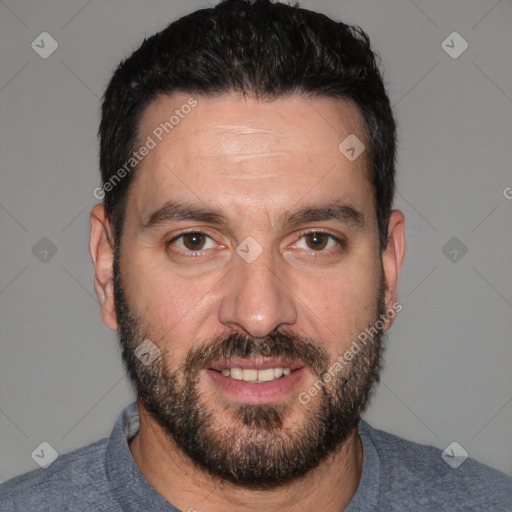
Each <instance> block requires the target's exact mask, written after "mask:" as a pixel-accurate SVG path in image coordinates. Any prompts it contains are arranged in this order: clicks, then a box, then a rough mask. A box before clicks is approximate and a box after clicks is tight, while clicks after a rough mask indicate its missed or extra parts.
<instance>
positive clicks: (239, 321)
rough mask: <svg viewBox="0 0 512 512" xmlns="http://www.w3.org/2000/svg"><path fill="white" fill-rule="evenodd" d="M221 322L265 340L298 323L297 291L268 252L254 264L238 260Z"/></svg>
mask: <svg viewBox="0 0 512 512" xmlns="http://www.w3.org/2000/svg"><path fill="white" fill-rule="evenodd" d="M226 279H227V282H226V288H225V292H224V294H223V296H222V299H221V303H220V307H219V312H218V315H219V321H220V322H221V323H222V324H224V325H225V326H227V327H229V328H230V329H231V330H233V331H237V332H240V331H242V332H244V333H245V334H247V335H249V336H252V337H254V338H263V337H264V336H267V335H269V334H270V333H271V332H272V331H273V330H274V329H277V328H278V327H279V326H281V325H283V324H285V325H293V324H294V323H295V322H296V321H297V314H298V313H297V307H296V303H295V301H294V294H293V291H292V290H291V289H290V288H289V287H288V286H287V285H286V283H285V276H284V275H280V274H279V269H278V266H277V265H272V255H270V254H266V253H265V251H264V252H263V253H262V254H261V255H260V256H259V257H258V258H257V259H256V260H255V261H253V262H252V263H247V262H246V261H244V260H243V259H242V258H237V260H236V261H235V263H234V268H233V269H232V270H231V272H229V273H228V274H227V276H226Z"/></svg>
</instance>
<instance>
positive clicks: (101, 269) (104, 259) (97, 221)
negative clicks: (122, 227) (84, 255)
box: [89, 204, 117, 330]
mask: <svg viewBox="0 0 512 512" xmlns="http://www.w3.org/2000/svg"><path fill="white" fill-rule="evenodd" d="M89 252H90V253H91V258H92V261H93V263H94V290H95V292H96V295H97V296H98V300H99V302H100V305H101V319H102V320H103V323H104V324H105V325H106V326H107V327H110V328H111V329H113V330H116V329H117V317H116V310H115V306H114V275H113V265H114V239H113V236H112V230H111V226H110V222H109V220H108V218H107V214H106V212H105V208H104V206H103V205H102V204H96V205H94V207H93V209H92V211H91V236H90V240H89Z"/></svg>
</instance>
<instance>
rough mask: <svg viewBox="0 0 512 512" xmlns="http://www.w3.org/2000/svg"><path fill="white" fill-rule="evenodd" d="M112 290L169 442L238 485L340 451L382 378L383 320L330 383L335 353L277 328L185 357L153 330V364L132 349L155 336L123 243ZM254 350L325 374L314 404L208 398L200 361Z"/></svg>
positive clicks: (209, 344)
mask: <svg viewBox="0 0 512 512" xmlns="http://www.w3.org/2000/svg"><path fill="white" fill-rule="evenodd" d="M114 298H115V308H116V314H117V319H118V333H119V338H120V343H121V348H122V358H123V363H124V365H125V368H126V370H127V373H128V375H129V377H130V380H131V382H132V386H133V388H134V390H135V392H136V395H137V398H138V400H139V402H140V403H141V404H142V405H143V407H144V409H145V411H146V412H147V413H148V414H149V415H150V416H151V417H152V418H153V419H154V420H155V421H156V422H157V423H158V424H159V425H160V427H161V428H162V430H163V432H164V433H165V435H166V436H167V437H168V439H169V440H170V441H171V444H173V445H176V446H177V447H178V449H180V450H181V451H182V452H183V453H184V454H185V455H186V456H188V457H189V458H190V459H191V460H192V461H193V463H194V464H195V465H196V467H198V468H200V469H201V470H206V471H207V472H208V473H209V474H210V475H212V476H214V477H216V478H221V479H223V480H227V481H229V482H231V483H233V484H235V485H238V486H244V487H247V488H252V489H269V488H273V487H278V486H281V485H283V484H285V483H288V482H290V481H291V480H292V479H294V478H297V477H300V476H303V475H305V474H306V473H307V472H308V471H310V470H312V469H313V468H315V467H316V466H318V464H319V463H320V462H322V461H323V460H325V459H326V458H327V457H328V456H329V455H331V454H333V453H336V452H337V451H338V450H340V449H341V447H342V446H343V443H344V441H345V440H346V439H347V437H348V436H349V434H350V433H351V432H352V431H353V429H354V427H356V426H357V424H358V421H359V419H360V417H361V414H362V412H363V411H364V410H365V408H366V407H367V404H368V402H369V397H370V394H371V390H372V387H373V384H374V383H375V382H378V381H379V373H380V369H381V362H382V337H383V335H384V331H383V330H381V329H379V330H378V332H377V334H376V335H375V336H373V338H372V339H371V340H370V341H369V342H368V343H366V344H365V345H364V347H363V348H361V350H360V351H359V352H358V353H357V354H356V355H355V356H354V357H353V359H352V360H351V361H346V364H345V366H344V367H343V370H342V371H339V372H337V373H336V374H335V376H334V378H332V379H330V380H329V381H327V382H323V381H322V375H324V376H325V374H326V370H327V369H328V368H329V367H330V366H331V364H332V361H331V360H330V358H329V356H328V354H327V352H326V351H325V349H324V348H323V347H322V346H321V344H320V343H319V342H318V341H315V340H314V339H311V338H307V337H303V336H298V335H293V334H287V333H284V332H276V331H273V332H272V333H270V334H269V335H268V336H266V337H265V338H263V339H262V338H258V339H254V338H251V337H250V336H247V335H244V334H241V333H231V334H229V335H227V336H220V337H216V338H214V339H211V340H205V341H204V342H201V343H196V344H195V345H194V347H193V348H192V349H191V350H190V351H189V352H188V354H187V356H186V358H185V360H184V362H183V363H181V364H180V362H179V361H171V360H170V359H169V358H168V357H166V355H168V352H167V351H166V349H164V348H163V347H165V345H166V342H165V341H164V340H163V339H162V340H161V343H160V342H158V341H156V342H155V340H154V339H153V341H154V342H155V344H156V345H157V346H158V345H159V346H160V347H161V350H162V352H161V356H160V357H158V358H157V359H156V360H155V361H154V362H153V363H151V364H150V365H147V366H146V365H144V364H142V362H141V361H140V360H139V359H138V358H137V356H136V355H135V349H136V348H137V347H138V346H139V344H140V343H142V341H143V340H144V339H146V338H148V329H147V327H145V326H144V321H143V319H142V318H140V317H138V316H136V315H135V313H134V308H133V307H131V306H130V305H129V303H128V301H127V297H126V294H125V291H124V288H123V286H122V283H121V278H120V273H119V255H118V254H117V251H116V257H115V258H114ZM375 310H376V318H375V319H374V322H372V323H371V324H370V325H373V324H374V323H375V321H377V319H378V318H379V317H380V318H382V315H383V314H384V312H385V306H384V285H383V281H382V279H381V285H380V290H379V293H378V296H377V297H376V308H375ZM257 355H262V356H264V357H277V356H285V357H286V358H287V359H291V360H300V361H303V362H304V363H305V365H306V366H308V368H309V369H310V370H311V371H312V372H313V374H314V375H316V376H317V377H318V382H322V386H321V388H320V390H319V391H318V394H317V395H316V397H315V398H314V399H312V400H311V401H309V402H308V403H307V405H306V404H304V403H301V402H299V401H298V400H297V401H295V402H294V403H290V401H283V402H281V403H271V404H270V403H268V404H243V403H240V404H237V405H236V406H235V405H230V406H229V407H227V406H222V405H220V404H217V405H215V404H214V403H212V401H211V400H210V402H209V403H207V402H205V401H204V400H202V396H201V393H200V391H199V374H200V371H201V370H202V369H205V368H208V367H209V366H211V364H213V363H215V362H220V361H224V360H226V359H230V358H231V357H250V356H257ZM293 410H295V411H299V412H300V413H301V416H303V417H304V420H303V421H302V422H299V424H297V422H294V423H295V424H294V425H293V426H290V427H287V428H285V426H284V423H285V420H286V418H287V417H288V416H289V415H290V413H291V412H292V411H293ZM216 418H217V421H216ZM226 418H229V419H230V420H232V421H231V424H230V427H229V428H226V427H222V426H220V424H219V419H224V421H225V420H226Z"/></svg>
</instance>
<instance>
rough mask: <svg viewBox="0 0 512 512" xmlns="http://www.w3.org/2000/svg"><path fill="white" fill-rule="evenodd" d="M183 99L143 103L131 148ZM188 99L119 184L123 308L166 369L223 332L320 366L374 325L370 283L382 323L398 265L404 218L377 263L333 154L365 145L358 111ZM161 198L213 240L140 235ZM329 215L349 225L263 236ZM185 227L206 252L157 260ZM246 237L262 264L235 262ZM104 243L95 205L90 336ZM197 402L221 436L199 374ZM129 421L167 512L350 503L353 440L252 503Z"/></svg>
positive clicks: (225, 414)
mask: <svg viewBox="0 0 512 512" xmlns="http://www.w3.org/2000/svg"><path fill="white" fill-rule="evenodd" d="M189 97H190V95H187V94H181V93H180V94H173V95H172V96H164V97H160V98H158V100H155V101H154V102H153V103H152V104H151V105H150V106H149V107H148V109H147V110H146V112H145V113H144V115H143V118H142V120H141V124H140V130H139V136H140V137H139V138H140V141H141V143H143V142H144V141H145V140H146V137H147V136H148V135H151V133H152V132H153V130H154V129H155V127H157V126H158V125H159V124H160V123H161V122H165V121H166V120H168V119H169V117H170V115H171V114H172V113H173V112H174V110H175V109H177V108H180V107H181V105H184V104H185V103H186V102H187V100H188V99H189ZM196 99H197V100H198V105H197V106H196V107H195V108H194V109H193V110H192V111H191V113H190V114H188V115H187V116H186V117H185V118H184V119H182V120H180V123H179V124H178V125H176V126H175V127H174V129H173V130H172V131H171V132H170V133H169V134H167V135H166V136H165V137H164V138H163V140H162V141H161V142H159V143H158V144H157V145H156V147H155V148H154V149H152V150H151V151H150V152H149V154H148V155H147V156H146V157H145V158H144V160H143V161H142V163H141V164H140V167H139V168H138V169H137V170H136V171H134V172H135V173H136V174H135V176H134V181H133V183H132V185H131V187H130V189H129V194H128V201H127V209H126V218H125V225H124V230H123V238H122V250H121V258H120V271H121V276H122V279H123V282H124V283H125V286H126V290H125V291H126V295H127V297H128V299H129V301H130V304H131V305H133V306H134V307H135V309H136V312H137V313H138V314H139V315H140V317H141V318H143V319H144V324H145V327H146V329H147V331H148V333H149V334H150V335H151V336H150V337H151V339H152V340H153V339H155V340H159V342H158V345H159V348H160V349H161V350H162V352H163V354H164V357H165V358H166V361H167V363H168V364H169V365H172V367H173V368H177V367H178V364H179V363H181V362H183V361H184V359H185V357H186V355H187V352H188V351H189V350H190V349H191V348H192V347H193V346H194V344H195V343H197V342H198V341H199V340H205V339H211V338H212V337H214V336H217V335H221V334H224V335H226V333H229V332H243V333H245V334H248V335H250V336H252V337H254V338H259V337H263V336H265V335H267V334H269V333H270V332H272V331H273V330H274V329H276V328H283V329H286V330H287V331H288V332H293V333H296V334H299V335H301V334H302V335H307V336H311V337H313V338H315V339H317V340H319V341H320V342H321V344H322V346H323V348H324V349H325V350H326V351H327V353H328V354H329V356H330V358H331V360H334V358H335V357H336V356H337V355H338V354H341V353H343V352H344V351H345V350H346V349H347V348H349V347H350V343H351V341H352V340H353V339H354V338H355V337H356V336H357V334H358V333H359V332H361V331H363V330H364V328H365V327H366V326H367V325H368V324H369V323H371V322H372V320H374V318H375V302H376V297H377V292H378V287H379V283H380V278H381V271H382V272H383V274H382V277H383V279H384V283H385V286H386V293H385V305H386V309H389V308H391V307H392V305H393V304H394V303H395V302H396V301H397V278H398V271H399V268H400V266H401V263H402V260H403V255H404V250H405V247H404V216H403V214H402V213H401V212H400V211H398V210H394V211H393V212H392V214H391V217H390V221H389V227H388V239H389V242H388V245H387V247H386V249H385V250H384V251H383V252H382V254H380V253H379V244H378V231H377V219H376V214H375V209H374V204H373V189H372V187H371V184H370V182H369V181H368V176H367V165H368V162H367V159H366V158H367V156H366V152H363V154H362V155H361V156H360V157H359V158H357V159H356V160H355V161H353V162H350V161H349V160H348V159H347V158H345V156H344V155H343V154H341V153H340V151H339V150H338V145H339V144H340V142H341V141H343V140H344V139H345V138H346V137H347V136H348V135H349V134H352V133H354V134H356V135H357V136H358V138H359V139H361V140H362V141H365V136H364V131H363V122H362V117H361V115H360V113H359V111H358V109H357V108H356V107H355V106H353V105H351V104H349V103H346V102H343V101H340V100H335V99H330V98H324V97H317V98H314V99H306V98H304V97H300V96H290V97H285V98H280V99H277V100H274V101H271V102H270V101H257V100H255V99H251V98H243V97H241V96H239V95H235V94H230V95H222V96H218V97H215V98H214V97H198V98H196ZM171 199H172V200H177V199H179V200H185V201H190V202H195V203H196V204H199V205H200V206H203V207H204V206H209V207H215V208H216V209H219V210H221V211H222V212H224V213H225V215H226V216H227V217H228V218H229V225H228V226H224V227H219V226H215V225H211V224H209V223H206V222H198V221H190V220H185V221H171V222H167V223H165V224H162V225H158V226H156V227H154V228H151V229H149V230H142V229H141V224H142V223H144V222H145V221H147V219H148V218H149V216H150V215H151V213H152V212H154V211H155V210H156V209H158V208H159V207H160V206H162V205H163V204H164V203H165V202H166V201H169V200H171ZM331 200H338V201H342V202H344V203H345V204H350V205H351V206H352V207H353V208H355V209H356V210H358V211H359V212H361V213H362V214H363V216H364V224H363V226H362V227H361V228H357V227H355V226H349V225H347V224H346V223H343V222H341V221H339V220H327V221H315V222H308V223H306V224H303V225H299V226H293V227H287V226H283V225H282V224H281V223H280V222H279V218H280V217H279V216H280V215H281V214H283V213H285V212H289V211H290V210H293V209H296V208H298V207H302V206H306V205H312V204H318V203H323V202H326V201H331ZM188 228H194V229H195V230H198V231H202V232H204V233H206V234H208V235H209V236H210V237H211V238H212V240H209V239H208V242H207V244H208V245H207V247H206V249H204V250H203V251H202V253H203V254H202V255H200V256H196V257H190V256H184V255H181V256H180V255H179V254H178V252H179V251H180V249H181V250H182V251H186V250H187V246H185V245H184V244H183V242H184V240H183V239H181V240H180V241H177V242H175V243H174V244H173V245H172V246H169V247H166V241H168V240H170V239H171V238H173V237H174V236H177V235H178V234H180V233H181V232H182V231H183V230H184V229H188ZM306 229H307V230H310V231H311V230H313V231H316V232H317V231H327V232H329V233H332V234H333V235H335V236H339V237H343V238H344V239H345V240H346V247H345V248H343V249H341V250H337V244H336V243H335V242H334V241H332V242H329V245H328V246H327V247H326V248H324V249H323V251H316V252H315V249H314V246H313V247H311V246H308V243H307V240H306V238H305V237H303V236H302V238H301V232H302V231H303V230H306ZM248 236H251V237H252V238H254V239H255V240H256V241H257V242H258V243H259V245H260V246H261V247H262V249H263V252H262V254H261V255H260V256H259V257H258V258H257V259H256V260H255V261H253V262H252V263H250V264H248V263H246V262H245V261H244V260H243V259H242V258H240V257H239V256H238V254H237V253H236V248H237V246H238V245H239V244H240V243H241V242H242V241H243V240H244V239H245V238H246V237H248ZM112 240H113V239H112V232H111V227H110V223H109V221H108V219H107V217H106V214H105V211H104V208H103V206H102V205H101V204H97V205H95V206H94V208H93V210H92V212H91V240H90V252H91V255H92V259H93V262H94V265H95V283H94V285H95V290H96V293H97V295H98V298H99V300H100V303H101V315H102V319H103V321H104V323H105V324H106V325H107V326H108V327H110V328H111V329H117V319H116V313H115V308H114V299H113V282H112V262H113V241H112ZM189 252H191V251H190V249H189ZM200 252H201V251H200ZM391 324H392V321H390V322H389V323H388V324H387V325H386V328H389V327H390V326H391ZM315 380H316V377H315V375H314V374H313V373H312V372H306V374H305V376H304V378H303V379H302V380H301V381H300V383H299V384H298V385H297V388H296V389H294V390H293V391H292V392H291V393H290V395H289V396H287V397H286V398H285V399H283V400H286V401H289V402H290V403H293V407H292V408H291V409H290V412H289V413H288V415H287V417H286V418H285V422H284V425H283V426H284V427H290V426H293V425H300V424H303V423H304V422H305V418H306V417H307V415H308V413H311V411H312V410H313V409H312V408H313V407H314V405H315V403H316V401H315V398H312V399H311V402H310V403H309V404H307V405H302V404H299V402H298V396H299V393H300V392H301V391H306V390H307V389H308V388H309V387H310V386H311V385H313V383H314V382H315ZM199 389H200V391H201V394H202V399H203V402H204V403H207V404H211V407H212V409H213V410H214V411H218V412H217V414H216V416H215V420H216V424H217V425H218V426H219V428H223V429H230V428H233V416H232V415H231V414H230V409H229V408H230V407H236V403H233V401H232V400H230V399H229V398H227V397H226V396H225V395H224V394H223V392H222V391H221V390H219V388H218V387H216V386H215V385H214V384H213V383H212V381H211V380H210V379H209V378H208V377H207V376H206V375H205V374H201V376H200V380H199ZM220 411H222V412H220ZM139 413H140V431H139V433H138V435H137V436H136V437H135V438H134V439H133V440H132V441H131V442H130V450H131V452H132V454H133V457H134V459H135V461H136V463H137V465H138V467H139V468H140V470H141V472H142V474H143V475H144V476H145V478H146V479H147V480H148V481H149V482H150V483H151V484H152V485H153V487H154V488H155V489H156V490H157V491H158V492H159V493H160V494H162V495H163V496H164V497H165V498H166V499H167V500H168V501H169V502H171V503H173V504H174V505H176V506H178V507H180V508H181V509H182V510H187V509H189V508H190V507H194V508H195V509H196V510H198V511H201V510H209V511H211V512H216V511H224V510H226V509H228V508H231V507H233V506H240V507H242V510H247V511H253V510H254V511H256V510H265V512H273V511H278V510H279V511H283V510H286V511H303V510H324V511H326V512H330V511H332V512H335V511H336V512H339V510H341V509H342V508H344V507H345V506H346V505H347V504H348V502H349V501H350V499H351V497H352V496H353V494H354V493H355V491H356V489H357V486H358V483H359V479H360V476H361V467H362V460H363V453H362V445H361V441H360V439H359V436H358V433H357V430H356V429H354V430H353V431H352V432H351V434H350V435H349V436H348V438H347V439H346V440H345V442H344V443H343V445H342V447H341V449H340V450H339V451H337V452H336V453H334V454H332V455H331V456H329V457H328V458H327V459H325V460H324V461H323V462H322V463H321V464H320V465H319V466H318V467H316V468H315V469H314V470H312V471H310V472H309V473H308V474H307V475H305V476H304V477H301V478H299V479H297V480H294V481H292V482H290V483H289V484H286V485H285V486H282V487H279V488H276V489H273V490H272V491H262V490H252V489H247V488H243V487H237V486H235V485H233V484H229V483H227V482H222V481H219V480H218V479H216V478H214V477H212V476H211V475H209V474H207V473H205V472H204V471H202V470H201V469H200V468H198V467H197V466H196V465H194V464H193V463H192V461H191V460H190V459H189V458H188V457H187V456H186V455H184V454H183V453H182V452H181V451H180V450H179V449H177V448H176V446H174V445H173V442H172V441H171V440H170V439H169V438H168V437H166V436H165V434H164V433H163V431H162V429H161V427H160V426H159V425H158V424H157V423H156V422H155V421H154V420H153V419H152V418H151V417H150V416H149V415H148V414H147V413H146V411H145V410H144V407H143V405H142V404H141V403H140V402H139ZM340 507H341V508H340Z"/></svg>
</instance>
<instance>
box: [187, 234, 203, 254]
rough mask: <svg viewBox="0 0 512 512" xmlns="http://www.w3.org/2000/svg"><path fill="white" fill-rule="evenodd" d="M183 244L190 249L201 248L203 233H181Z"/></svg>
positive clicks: (197, 249)
mask: <svg viewBox="0 0 512 512" xmlns="http://www.w3.org/2000/svg"><path fill="white" fill-rule="evenodd" d="M182 238H183V245H184V246H185V247H186V248H187V249H189V250H191V251H199V250H201V249H203V247H204V244H205V242H206V235H205V234H204V233H185V234H184V235H182Z"/></svg>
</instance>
